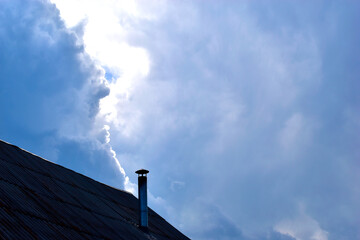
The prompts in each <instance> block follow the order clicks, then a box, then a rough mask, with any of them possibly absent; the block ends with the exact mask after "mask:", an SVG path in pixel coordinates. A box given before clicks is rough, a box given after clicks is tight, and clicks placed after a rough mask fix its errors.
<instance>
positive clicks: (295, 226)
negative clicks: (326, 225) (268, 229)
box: [275, 209, 328, 240]
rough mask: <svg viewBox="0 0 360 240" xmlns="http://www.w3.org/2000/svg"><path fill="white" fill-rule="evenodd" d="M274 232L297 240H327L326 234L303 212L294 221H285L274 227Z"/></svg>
mask: <svg viewBox="0 0 360 240" xmlns="http://www.w3.org/2000/svg"><path fill="white" fill-rule="evenodd" d="M275 230H276V231H278V232H280V233H282V234H287V235H290V236H292V237H294V238H295V239H297V240H303V239H313V240H327V239H328V232H326V231H324V230H323V229H321V227H320V226H319V223H318V222H317V221H315V220H314V219H312V218H311V217H310V216H308V215H306V213H305V212H304V210H303V209H302V210H301V211H300V214H299V216H297V217H296V218H295V219H286V220H283V221H281V222H279V223H278V224H277V225H276V226H275Z"/></svg>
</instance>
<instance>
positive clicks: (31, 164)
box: [0, 140, 189, 240]
mask: <svg viewBox="0 0 360 240" xmlns="http://www.w3.org/2000/svg"><path fill="white" fill-rule="evenodd" d="M137 209H138V199H137V198H136V197H135V196H134V195H132V194H131V193H128V192H126V191H122V190H119V189H116V188H113V187H110V186H107V185H105V184H102V183H99V182H97V181H95V180H93V179H91V178H88V177H86V176H84V175H81V174H79V173H76V172H74V171H72V170H70V169H67V168H64V167H62V166H60V165H57V164H54V163H52V162H50V161H47V160H45V159H42V158H40V157H38V156H36V155H33V154H31V153H29V152H27V151H24V150H22V149H20V148H19V147H16V146H14V145H10V144H8V143H5V142H3V141H1V140H0V235H1V236H2V237H4V238H5V239H29V238H30V239H130V240H131V239H152V240H156V239H158V240H162V239H189V238H187V237H186V236H185V235H183V234H182V233H181V232H179V231H178V230H177V229H175V228H174V227H173V226H171V225H170V224H169V223H168V222H166V220H164V219H163V218H162V217H160V216H159V215H158V214H157V213H155V212H154V211H153V210H151V209H150V208H149V231H148V232H144V231H142V230H141V229H139V227H138V213H137Z"/></svg>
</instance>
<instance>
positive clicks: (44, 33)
mask: <svg viewBox="0 0 360 240" xmlns="http://www.w3.org/2000/svg"><path fill="white" fill-rule="evenodd" d="M359 22H360V2H358V1H355V0H354V1H351V0H345V1H340V0H326V1H325V0H324V1H320V0H315V1H281V0H277V1H271V2H270V1H266V0H257V1H245V0H244V1H231V0H230V1H216V0H210V1H206V2H205V1H200V0H199V1H167V0H151V1H145V0H102V1H100V0H71V1H70V0H0V108H1V112H0V139H2V140H4V141H7V142H9V143H12V144H15V145H17V146H19V147H21V148H23V149H26V150H28V151H30V152H32V153H34V154H36V155H39V156H41V157H44V158H46V159H48V160H50V161H52V162H55V163H57V164H60V165H63V166H65V167H67V168H70V169H73V170H75V171H77V172H79V173H82V174H84V175H87V176H89V177H91V178H93V179H95V180H98V181H101V182H103V183H105V184H108V185H111V186H114V187H117V188H120V189H124V190H126V191H129V192H132V193H133V194H134V195H136V194H137V185H136V184H137V175H136V174H135V171H136V170H138V169H140V168H145V169H148V170H150V173H149V174H148V191H149V206H150V207H151V208H153V209H154V210H155V211H157V212H158V213H159V214H160V215H162V216H163V217H164V218H165V219H166V220H167V221H169V222H170V223H171V224H172V225H174V226H175V227H176V228H178V229H179V230H180V231H182V232H183V233H184V234H186V235H187V236H189V237H190V238H191V239H194V240H205V239H207V240H212V239H226V240H232V239H246V240H257V239H267V240H294V239H296V240H338V239H342V240H353V239H360V228H359V226H360V205H359V202H360V185H359V184H358V183H359V182H360V134H359V133H360V94H359V92H360V81H359V80H360V79H359V76H360V44H359V43H360V28H359V27H358V24H359Z"/></svg>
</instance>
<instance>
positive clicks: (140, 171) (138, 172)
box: [135, 169, 149, 174]
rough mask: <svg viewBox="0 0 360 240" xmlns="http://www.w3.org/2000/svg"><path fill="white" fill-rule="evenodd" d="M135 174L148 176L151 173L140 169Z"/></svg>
mask: <svg viewBox="0 0 360 240" xmlns="http://www.w3.org/2000/svg"><path fill="white" fill-rule="evenodd" d="M135 173H137V174H147V173H149V171H148V170H146V169H139V170H137V171H136V172H135Z"/></svg>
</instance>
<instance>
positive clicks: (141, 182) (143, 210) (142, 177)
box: [135, 169, 149, 230]
mask: <svg viewBox="0 0 360 240" xmlns="http://www.w3.org/2000/svg"><path fill="white" fill-rule="evenodd" d="M135 173H137V174H138V188H139V192H138V193H139V227H140V228H141V229H143V230H147V229H148V207H147V176H146V174H148V173H149V171H148V170H145V169H140V170H137V171H136V172H135Z"/></svg>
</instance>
